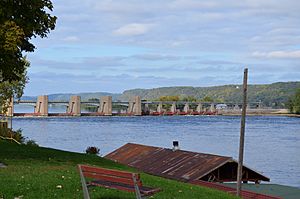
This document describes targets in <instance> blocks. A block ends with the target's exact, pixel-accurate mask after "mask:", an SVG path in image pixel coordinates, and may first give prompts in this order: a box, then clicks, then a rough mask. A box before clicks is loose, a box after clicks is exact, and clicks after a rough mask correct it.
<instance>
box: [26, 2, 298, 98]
mask: <svg viewBox="0 0 300 199" xmlns="http://www.w3.org/2000/svg"><path fill="white" fill-rule="evenodd" d="M52 1H53V5H54V12H53V14H54V15H56V16H57V17H58V19H57V24H56V29H55V30H54V31H52V32H51V33H50V34H49V35H48V38H44V39H39V38H37V39H34V40H33V43H34V44H35V45H36V47H37V49H36V50H35V52H34V53H30V54H28V58H29V60H30V61H31V67H30V69H29V71H28V75H29V78H30V82H29V83H28V85H27V87H26V89H25V95H40V94H51V93H62V92H69V93H70V92H92V91H93V92H96V91H107V92H122V91H124V90H126V89H132V88H154V87H163V86H164V87H165V86H212V85H222V84H241V82H242V74H243V68H244V67H245V66H247V67H248V68H249V83H251V84H265V83H273V82H278V81H300V1H298V0H273V1H272V0H245V1H236V0H209V1H203V0H163V1H162V0H152V1H148V0H118V1H117V0H101V1H95V0H84V1H82V0H64V1H61V0H52Z"/></svg>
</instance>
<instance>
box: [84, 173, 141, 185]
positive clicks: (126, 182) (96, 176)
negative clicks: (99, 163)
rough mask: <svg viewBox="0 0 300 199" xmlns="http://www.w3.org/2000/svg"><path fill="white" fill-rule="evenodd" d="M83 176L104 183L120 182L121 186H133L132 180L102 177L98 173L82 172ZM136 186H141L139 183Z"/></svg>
mask: <svg viewBox="0 0 300 199" xmlns="http://www.w3.org/2000/svg"><path fill="white" fill-rule="evenodd" d="M83 175H84V176H85V177H89V178H93V179H96V180H105V181H109V182H120V183H122V184H126V185H131V186H134V182H133V180H132V179H128V178H122V177H121V178H120V177H117V176H108V175H103V174H98V173H90V172H83ZM138 185H139V186H141V183H140V182H138Z"/></svg>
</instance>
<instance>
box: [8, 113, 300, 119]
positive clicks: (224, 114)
mask: <svg viewBox="0 0 300 199" xmlns="http://www.w3.org/2000/svg"><path fill="white" fill-rule="evenodd" d="M145 116H146V117H161V116H168V117H172V116H183V117H184V116H188V117H190V116H195V117H197V116H210V117H211V116H241V113H219V114H214V115H141V116H135V115H112V116H104V115H93V114H91V115H86V114H85V115H80V116H70V115H49V116H37V115H31V114H28V115H16V116H13V117H3V118H78V117H145ZM246 116H282V117H295V118H300V115H299V114H292V113H247V114H246Z"/></svg>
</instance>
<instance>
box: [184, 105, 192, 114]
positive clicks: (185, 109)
mask: <svg viewBox="0 0 300 199" xmlns="http://www.w3.org/2000/svg"><path fill="white" fill-rule="evenodd" d="M189 111H190V105H189V103H185V105H184V107H183V112H185V113H188V112H189Z"/></svg>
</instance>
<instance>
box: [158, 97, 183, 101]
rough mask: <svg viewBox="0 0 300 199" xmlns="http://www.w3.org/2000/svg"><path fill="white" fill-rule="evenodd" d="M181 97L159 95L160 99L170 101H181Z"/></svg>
mask: <svg viewBox="0 0 300 199" xmlns="http://www.w3.org/2000/svg"><path fill="white" fill-rule="evenodd" d="M179 99H180V97H179V96H161V97H159V101H163V102H166V101H169V102H174V101H179Z"/></svg>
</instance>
